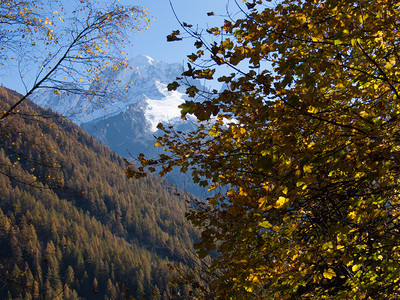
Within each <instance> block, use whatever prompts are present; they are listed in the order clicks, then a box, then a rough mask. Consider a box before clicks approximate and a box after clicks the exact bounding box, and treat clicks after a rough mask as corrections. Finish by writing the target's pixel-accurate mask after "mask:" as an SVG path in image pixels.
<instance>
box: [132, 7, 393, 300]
mask: <svg viewBox="0 0 400 300" xmlns="http://www.w3.org/2000/svg"><path fill="white" fill-rule="evenodd" d="M244 2H245V3H244V4H240V3H238V4H239V7H242V8H243V10H242V11H241V12H240V13H239V14H234V15H232V18H230V19H229V20H228V19H227V20H225V22H223V24H222V26H220V27H215V28H209V29H208V30H207V31H200V30H197V29H196V30H195V29H192V28H191V27H188V26H183V28H184V29H185V30H186V33H187V34H189V35H191V36H192V37H193V38H195V40H196V41H195V47H196V48H197V50H196V52H195V53H193V54H191V55H189V59H190V61H191V64H190V67H189V69H188V70H187V71H186V72H185V73H184V74H183V75H184V76H189V77H194V78H196V77H198V78H204V79H205V80H208V79H211V78H212V76H208V75H207V74H212V73H214V71H215V69H217V70H222V69H223V70H226V69H227V68H226V67H227V66H228V68H229V70H230V71H231V72H232V73H231V74H230V75H227V74H225V75H223V76H220V77H219V79H218V81H220V82H224V84H226V85H225V87H226V88H225V89H224V90H223V91H222V92H221V93H218V94H215V95H214V96H212V95H210V96H209V97H208V98H207V99H203V101H199V98H200V92H198V91H196V90H194V89H188V90H187V93H188V94H189V96H190V97H193V98H195V99H194V100H193V101H187V102H186V103H184V104H182V106H181V108H182V115H183V116H185V115H187V114H191V115H194V116H196V117H197V119H198V120H199V126H198V128H197V130H194V131H192V132H189V133H180V132H176V131H174V130H173V129H171V128H163V127H161V126H160V128H161V129H164V131H165V135H164V136H163V137H161V138H159V141H158V143H157V145H158V146H161V147H163V148H164V149H166V151H168V155H165V154H163V156H161V157H160V158H159V159H155V160H149V159H145V158H144V157H140V159H141V161H142V163H143V165H145V166H153V167H154V166H155V165H158V164H162V165H163V166H164V170H163V171H162V172H161V174H164V173H165V172H167V171H168V170H170V169H171V168H173V167H178V168H180V169H181V170H182V171H184V172H185V171H188V172H191V173H192V175H193V179H194V180H195V181H196V182H198V183H199V184H200V185H203V186H208V187H209V188H210V189H211V190H215V191H217V193H216V195H215V196H213V197H210V198H208V199H207V200H206V201H204V203H203V205H197V206H196V207H193V208H192V210H191V212H190V214H189V216H188V218H189V219H190V220H191V221H192V222H193V223H194V224H195V225H196V226H198V227H200V228H201V229H202V238H201V241H200V242H199V243H198V244H197V245H196V248H197V250H198V254H199V255H200V256H202V257H205V256H207V255H210V254H211V257H212V264H211V268H212V269H213V270H214V271H215V273H216V274H218V276H217V277H216V279H215V280H213V281H212V282H210V286H211V288H212V290H213V291H214V292H215V294H216V298H218V299H302V298H304V299H305V298H307V299H310V298H311V299H397V298H399V297H400V290H399V286H400V285H399V278H400V276H399V275H400V248H399V247H400V239H399V234H400V232H399V214H400V197H399V177H400V176H399V175H400V174H399V173H400V169H399V162H400V136H399V131H400V123H399V121H400V120H399V113H400V99H399V83H400V82H399V75H400V57H399V46H400V33H399V30H398V28H399V25H400V24H399V23H400V2H399V1H380V0H374V1H369V0H362V1H351V0H345V1H344V0H343V1H341V0H338V1H327V0H314V1H302V0H299V1H291V0H290V1H289V0H285V1H279V2H278V3H277V4H272V3H270V2H269V1H244ZM240 5H242V6H240ZM186 25H187V24H186ZM175 36H176V39H177V38H178V36H177V35H175ZM216 37H217V38H216ZM199 50H201V51H199ZM198 74H205V75H204V76H201V77H199V75H198ZM170 88H171V89H173V88H176V83H174V84H171V85H170ZM203 95H204V94H203ZM136 175H138V174H136ZM219 190H221V192H218V191H219Z"/></svg>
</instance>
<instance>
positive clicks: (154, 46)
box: [128, 0, 241, 63]
mask: <svg viewBox="0 0 400 300" xmlns="http://www.w3.org/2000/svg"><path fill="white" fill-rule="evenodd" d="M238 1H239V2H241V0H238ZM171 2H172V4H173V6H174V9H175V11H176V13H177V15H178V17H179V19H180V20H181V21H184V22H186V23H188V24H192V25H197V24H198V25H199V27H202V28H206V27H207V26H217V25H219V26H220V25H221V24H223V17H221V15H226V5H227V3H229V1H226V0H196V1H195V0H171ZM230 2H231V4H230V6H231V7H233V4H232V2H233V1H230ZM131 4H132V3H131ZM134 4H135V5H140V6H144V7H146V8H147V9H148V11H149V13H150V15H151V16H153V17H154V18H155V20H154V21H152V25H151V27H150V28H149V29H148V30H145V31H143V32H141V33H134V36H133V47H132V48H131V49H129V50H128V52H129V54H130V55H132V56H134V55H137V54H146V55H149V56H151V57H152V58H154V59H155V60H163V61H166V62H179V63H182V62H186V59H187V55H188V54H191V53H192V51H193V50H194V49H195V48H194V47H193V42H194V40H193V39H186V40H183V41H179V42H167V41H166V36H167V35H168V34H170V33H171V32H172V30H176V29H180V30H181V31H182V29H181V28H180V26H179V23H178V21H177V20H176V18H175V16H174V15H173V12H172V9H171V7H170V4H169V0H136V1H134ZM210 11H213V12H214V13H215V16H211V17H208V16H207V12H210Z"/></svg>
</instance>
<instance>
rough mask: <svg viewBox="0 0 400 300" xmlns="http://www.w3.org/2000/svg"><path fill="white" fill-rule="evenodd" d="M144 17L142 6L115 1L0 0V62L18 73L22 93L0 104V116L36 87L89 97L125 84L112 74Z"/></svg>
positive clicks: (107, 94)
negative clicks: (3, 105)
mask: <svg viewBox="0 0 400 300" xmlns="http://www.w3.org/2000/svg"><path fill="white" fill-rule="evenodd" d="M148 22H149V17H148V13H147V12H146V11H145V10H144V9H143V8H141V7H138V6H128V5H119V4H117V3H116V2H114V3H112V4H106V3H105V2H103V1H91V0H73V1H68V3H64V2H63V1H44V2H38V1H33V0H21V1H16V0H13V1H3V0H1V1H0V26H1V27H0V50H1V55H0V64H1V66H2V68H3V72H4V71H12V72H10V73H14V74H18V76H17V77H18V79H20V80H21V82H22V84H23V85H24V87H25V94H24V95H23V96H22V97H21V98H20V99H19V100H18V101H17V102H15V103H13V105H11V106H10V107H2V108H1V109H2V112H1V115H0V120H3V119H5V118H7V117H8V116H9V115H10V114H12V113H15V112H17V108H18V106H19V105H20V104H21V103H23V102H24V101H25V99H27V98H28V97H29V96H31V95H32V93H33V92H37V91H38V89H46V90H47V91H51V92H54V93H55V94H56V95H62V94H64V93H66V94H77V95H79V96H80V97H81V98H82V99H87V100H90V101H94V100H95V99H98V98H105V97H107V98H109V97H112V96H115V95H116V94H118V93H119V91H121V90H125V89H126V88H128V87H122V89H121V86H120V85H119V82H117V81H115V79H114V78H113V76H110V75H111V74H112V73H113V72H116V71H117V70H118V69H120V68H126V67H128V66H127V59H126V53H124V52H123V51H122V49H121V46H123V45H124V44H126V43H127V42H128V39H127V37H128V34H129V33H130V32H131V31H140V30H142V29H144V28H146V27H147V26H148ZM4 73H6V72H4ZM5 75H7V74H5Z"/></svg>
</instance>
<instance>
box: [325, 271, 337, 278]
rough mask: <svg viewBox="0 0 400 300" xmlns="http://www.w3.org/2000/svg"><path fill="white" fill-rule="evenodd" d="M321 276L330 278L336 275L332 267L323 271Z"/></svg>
mask: <svg viewBox="0 0 400 300" xmlns="http://www.w3.org/2000/svg"><path fill="white" fill-rule="evenodd" d="M322 276H324V278H327V279H332V278H333V277H335V276H336V273H335V271H333V270H332V269H328V270H326V271H325V272H324V274H322Z"/></svg>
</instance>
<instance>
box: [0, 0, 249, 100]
mask: <svg viewBox="0 0 400 300" xmlns="http://www.w3.org/2000/svg"><path fill="white" fill-rule="evenodd" d="M64 1H65V2H64ZM68 1H69V0H62V1H61V3H64V4H65V3H66V2H68ZM120 1H121V3H122V4H127V5H138V6H143V7H145V8H146V9H147V10H148V11H149V15H150V17H151V19H153V18H154V20H152V21H151V26H150V28H149V29H147V30H143V31H142V32H133V33H132V35H131V44H132V46H129V47H126V48H125V49H122V50H123V51H126V52H127V53H128V56H129V57H134V56H136V55H139V54H143V55H148V56H150V57H152V58H153V59H155V60H158V61H165V62H169V63H174V62H177V63H182V64H185V65H186V62H187V55H189V54H191V53H192V52H193V51H195V48H194V46H193V43H194V40H193V39H192V38H187V39H184V40H183V41H179V42H167V39H166V36H167V35H168V34H170V33H171V32H172V31H173V30H177V29H179V30H181V31H183V30H182V28H180V25H179V23H178V21H177V20H176V18H175V16H174V14H173V11H172V9H171V6H170V2H169V0H120ZM171 2H172V5H173V6H174V9H175V11H176V14H177V16H178V18H179V19H180V20H181V21H184V22H186V23H188V24H192V25H194V26H196V25H198V26H199V28H209V27H212V26H221V25H222V24H223V20H224V18H226V17H227V7H229V8H230V11H238V8H237V6H236V4H235V1H234V0H171ZM237 2H238V3H242V0H237ZM210 11H213V12H214V13H215V16H211V17H209V16H207V12H210ZM32 71H33V72H34V73H35V72H36V70H32ZM0 81H1V83H2V84H3V85H4V86H6V87H9V88H12V89H15V90H17V91H19V92H21V93H24V92H25V88H24V87H23V85H22V82H21V80H20V78H19V76H18V72H17V70H12V69H8V70H3V72H2V73H1V74H0ZM29 88H30V86H29V84H28V89H29Z"/></svg>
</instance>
